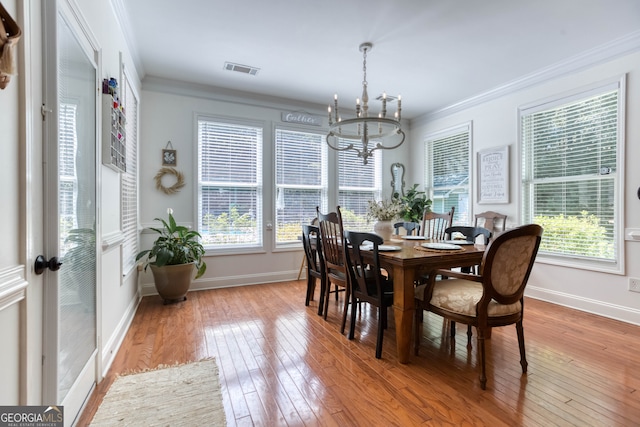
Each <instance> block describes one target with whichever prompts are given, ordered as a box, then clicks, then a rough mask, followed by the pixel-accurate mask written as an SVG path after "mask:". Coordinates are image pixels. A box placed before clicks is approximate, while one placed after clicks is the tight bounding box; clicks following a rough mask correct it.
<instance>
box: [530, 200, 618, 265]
mask: <svg viewBox="0 0 640 427" xmlns="http://www.w3.org/2000/svg"><path fill="white" fill-rule="evenodd" d="M534 222H535V223H536V224H540V225H541V226H542V227H543V228H544V234H543V235H542V243H541V244H540V251H541V252H551V253H559V254H568V255H580V256H588V257H595V258H605V259H613V258H614V245H613V243H612V241H611V238H610V237H608V236H607V229H606V228H605V227H603V226H602V225H601V224H600V220H599V219H598V217H597V216H595V215H592V214H589V213H588V212H587V211H582V212H581V213H580V215H570V216H565V215H563V214H560V215H556V216H536V217H535V218H534Z"/></svg>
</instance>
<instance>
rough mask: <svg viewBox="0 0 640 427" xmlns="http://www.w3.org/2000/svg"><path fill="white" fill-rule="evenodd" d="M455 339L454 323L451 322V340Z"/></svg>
mask: <svg viewBox="0 0 640 427" xmlns="http://www.w3.org/2000/svg"><path fill="white" fill-rule="evenodd" d="M455 337H456V322H454V321H453V320H452V321H451V338H455Z"/></svg>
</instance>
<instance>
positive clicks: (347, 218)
mask: <svg viewBox="0 0 640 427" xmlns="http://www.w3.org/2000/svg"><path fill="white" fill-rule="evenodd" d="M339 144H340V146H344V145H345V144H347V142H346V141H344V140H340V141H339ZM381 165H382V154H381V153H380V150H377V151H374V154H373V157H370V158H369V163H368V164H366V165H363V164H362V158H360V157H358V154H357V153H356V152H354V151H352V150H347V151H340V152H339V154H338V186H339V194H338V204H339V205H340V211H341V212H342V222H343V226H344V228H345V230H355V231H372V230H373V224H371V223H370V222H369V220H368V218H367V213H368V212H369V200H379V199H380V195H381V188H382V166H381ZM330 210H332V209H330Z"/></svg>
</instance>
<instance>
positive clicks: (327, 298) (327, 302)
mask: <svg viewBox="0 0 640 427" xmlns="http://www.w3.org/2000/svg"><path fill="white" fill-rule="evenodd" d="M330 292H331V282H330V281H329V279H327V289H326V292H325V293H324V312H323V313H322V314H323V316H324V320H327V312H328V311H329V293H330Z"/></svg>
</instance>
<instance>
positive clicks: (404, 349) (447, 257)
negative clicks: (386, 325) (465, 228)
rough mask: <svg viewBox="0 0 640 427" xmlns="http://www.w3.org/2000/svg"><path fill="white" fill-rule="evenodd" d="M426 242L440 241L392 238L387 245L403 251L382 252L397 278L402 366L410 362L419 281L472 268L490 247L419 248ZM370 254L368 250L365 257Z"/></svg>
mask: <svg viewBox="0 0 640 427" xmlns="http://www.w3.org/2000/svg"><path fill="white" fill-rule="evenodd" d="M423 243H438V242H436V241H431V240H405V239H400V238H399V237H398V239H396V238H394V237H392V239H391V240H390V241H386V242H384V244H385V245H391V246H398V247H400V250H391V251H379V254H380V265H381V266H382V267H383V268H384V269H385V270H387V272H388V273H389V274H390V275H391V277H392V279H393V292H394V294H393V310H394V316H395V325H396V346H397V350H398V361H399V362H400V363H408V362H409V352H410V348H411V337H412V334H411V330H412V326H413V319H414V314H415V302H414V288H415V281H416V280H418V279H419V278H420V277H421V276H422V275H424V274H428V273H429V272H430V271H431V270H434V269H437V268H455V267H470V266H474V265H477V264H480V262H481V260H482V256H483V254H484V250H485V247H486V246H485V245H479V244H473V245H459V246H460V248H461V249H459V250H424V249H418V248H416V246H421V245H422V244H423ZM367 252H368V251H365V254H366V253H367ZM369 253H372V252H369ZM365 254H363V255H365ZM365 256H366V255H365Z"/></svg>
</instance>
